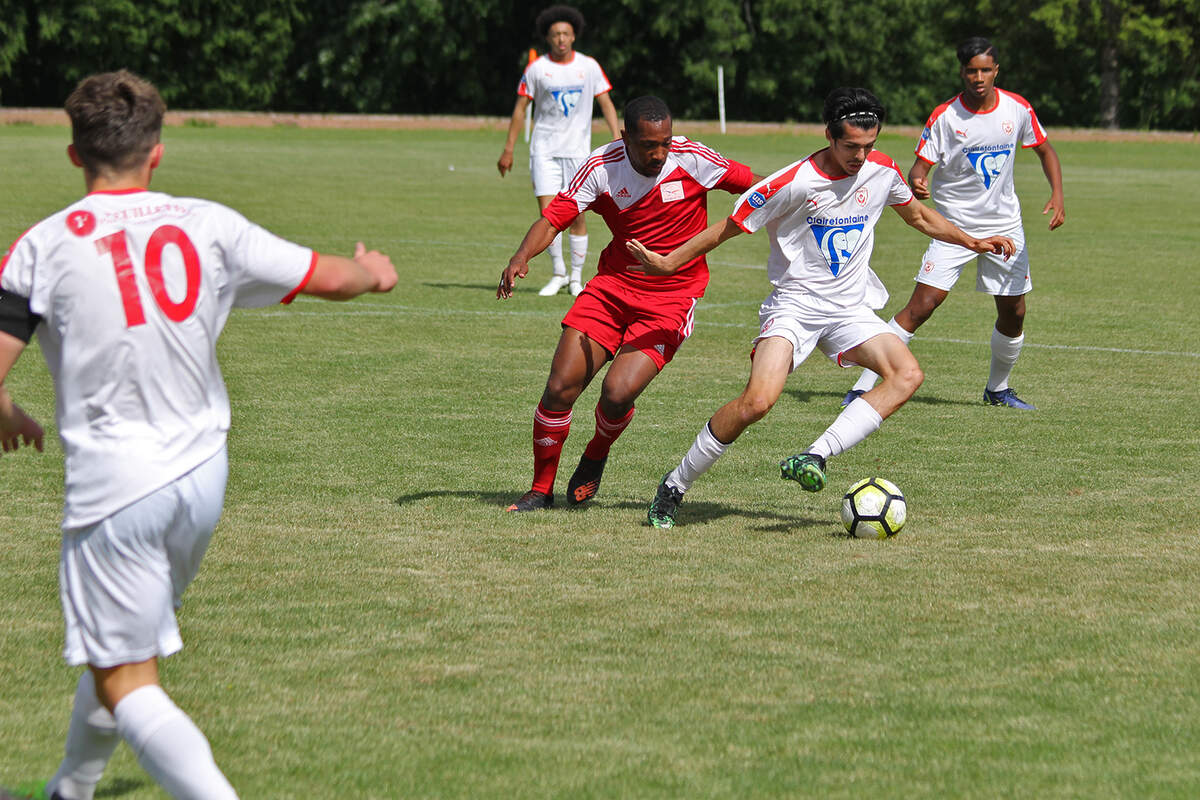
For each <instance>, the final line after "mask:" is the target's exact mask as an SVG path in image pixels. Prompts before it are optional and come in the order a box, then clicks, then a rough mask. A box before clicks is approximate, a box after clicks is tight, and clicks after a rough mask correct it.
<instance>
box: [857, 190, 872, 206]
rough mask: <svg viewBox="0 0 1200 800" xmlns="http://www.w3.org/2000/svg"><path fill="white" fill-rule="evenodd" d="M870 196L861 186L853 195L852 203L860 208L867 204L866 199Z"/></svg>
mask: <svg viewBox="0 0 1200 800" xmlns="http://www.w3.org/2000/svg"><path fill="white" fill-rule="evenodd" d="M870 196H871V195H870V192H868V191H867V187H865V186H863V187H862V188H860V189H859V190H858V191H857V192H855V193H854V202H856V203H858V204H859V205H860V206H865V205H866V204H867V198H868V197H870Z"/></svg>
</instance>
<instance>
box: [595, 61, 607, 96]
mask: <svg viewBox="0 0 1200 800" xmlns="http://www.w3.org/2000/svg"><path fill="white" fill-rule="evenodd" d="M592 62H593V63H595V65H596V69H598V70H600V77H601V78H604V84H605V85H606V86H607V87H608V88H607V89H601V90H600V91H598V92H596V94H595V96H596V97H599V96H600V95H602V94H604V93H605V92H611V91H612V81H610V80H609V79H608V75H607V73H605V71H604V67H602V66H600V62H599V61H596V59H594V58H593V59H592Z"/></svg>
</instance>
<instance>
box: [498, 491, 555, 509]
mask: <svg viewBox="0 0 1200 800" xmlns="http://www.w3.org/2000/svg"><path fill="white" fill-rule="evenodd" d="M553 505H554V495H552V494H546V493H545V492H535V491H533V490H532V489H530V490H529V491H528V492H526V493H525V494H523V495H521V496H520V497H518V498H517V500H516V502H514V503H513V504H512V505H510V506H509V507H508V508H506V509H504V510H505V511H540V510H541V509H543V508H550V507H552V506H553Z"/></svg>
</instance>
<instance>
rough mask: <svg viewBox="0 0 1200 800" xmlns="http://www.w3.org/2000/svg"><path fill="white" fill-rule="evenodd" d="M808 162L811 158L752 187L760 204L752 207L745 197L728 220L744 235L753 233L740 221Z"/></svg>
mask: <svg viewBox="0 0 1200 800" xmlns="http://www.w3.org/2000/svg"><path fill="white" fill-rule="evenodd" d="M809 160H811V157H810V158H806V159H804V161H800V162H798V163H797V164H796V165H795V166H794V167H792V168H791V169H789V170H788V171H787V172H784V173H783V174H782V175H776V176H775V177H773V178H772V177H768V178H767V179H766V180H764V181H761V182H760V183H759V184H757V185H756V186H755V187H754V194H757V195H759V196H761V197H762V202H761V203H759V204H758V205H757V206H754V205H751V203H750V197H747V198H746V199H745V200H744V201H742V202H741V203H739V204H738V205H737V207H736V208H734V209H733V213H732V214H730V215H729V218H730V219H731V220H733V224H735V225H737V226H738V227H739V228H741V229H742V230H744V231H746V233H753V231H751V230H749V229H748V228H746V226H744V225H742V221H743V220H745V219H746V217H748V216H750V215H751V214H753V213H754V212H755V211H757V210H758V209H760V208H762V207H763V206H764V205H766V202H767V201H768V200H770V199H771V198H772V197H773V196H774V195H775V194H776V193H777V192H779V191H780V190H781V189H783V188H784V187H785V186H787V185H788V184H789V183H791V182H792V180H793V179H795V177H796V173H797V172H799V171H800V167H802V166H804V164H805V162H807V161H809ZM813 167H814V168H816V164H813ZM743 194H744V193H743ZM751 197H753V195H751Z"/></svg>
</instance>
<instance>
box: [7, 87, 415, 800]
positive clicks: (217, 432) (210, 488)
mask: <svg viewBox="0 0 1200 800" xmlns="http://www.w3.org/2000/svg"><path fill="white" fill-rule="evenodd" d="M66 110H67V113H68V115H69V116H70V118H71V125H72V144H71V146H70V147H69V148H68V153H69V154H70V157H71V161H72V162H73V163H74V164H76V166H80V167H82V168H83V171H84V180H85V183H86V185H87V190H88V194H87V196H86V197H84V198H83V199H82V200H80V201H78V202H76V203H75V204H73V205H71V206H69V207H68V208H66V209H64V210H62V211H60V212H58V213H57V214H54V215H53V216H51V217H48V218H47V219H45V220H43V221H42V222H40V223H38V224H37V225H35V226H34V227H33V228H31V229H30V230H29V231H28V232H27V233H25V234H24V235H23V236H22V237H21V238H20V239H18V240H17V241H16V243H14V244H13V246H12V248H11V250H10V251H9V252H8V254H6V255H5V256H4V259H3V260H2V261H0V295H2V296H3V300H2V301H0V441H2V442H3V444H4V450H11V449H15V448H16V447H18V446H19V445H20V444H26V445H29V444H34V445H36V446H37V447H38V449H41V446H42V438H43V433H42V430H41V428H40V427H39V426H38V424H37V423H36V422H35V421H34V420H33V419H31V418H30V417H29V416H28V415H27V414H25V412H23V411H22V410H21V409H20V408H19V407H18V406H17V405H16V404H14V403H13V402H12V399H11V398H10V397H9V396H8V392H7V391H6V390H5V388H4V385H3V380H4V378H5V377H6V376H7V375H8V373H9V371H10V370H11V368H12V366H13V364H14V363H15V362H16V360H17V358H18V356H19V355H20V353H21V351H22V350H23V349H24V347H25V344H26V343H27V342H28V341H29V339H30V336H31V334H32V333H33V332H34V330H35V329H36V331H37V335H38V340H39V342H40V344H41V349H42V352H43V354H44V355H45V358H46V363H47V366H48V367H49V368H50V372H51V375H52V377H53V380H54V387H55V393H56V395H57V411H56V421H57V423H58V429H59V435H60V437H61V439H62V444H63V450H64V451H65V455H66V492H65V495H66V504H65V509H64V516H63V538H62V557H61V561H60V564H59V576H60V593H61V597H62V603H63V613H64V616H65V619H66V645H65V647H64V657H65V658H66V660H67V662H68V663H69V664H71V665H82V664H87V665H88V667H89V669H88V670H86V671H85V672H84V673H83V675H82V676H81V677H80V679H79V685H78V687H77V689H76V692H75V702H74V708H73V711H72V714H71V722H70V726H69V729H68V732H67V744H66V755H65V757H64V759H63V761H62V763H61V765H60V766H59V769H58V771H57V772H56V773H55V775H54V777H52V778H51V779H50V781H49V782H48V783H47V784H46V786H45V789H44V794H45V796H47V797H53V798H61V800H89V799H90V798H91V797H92V796H93V794H94V791H95V787H96V784H97V782H98V781H99V780H100V776H101V773H102V772H103V770H104V767H105V765H106V764H107V763H108V760H109V758H110V757H111V755H112V753H113V750H114V749H115V747H116V745H117V743H118V741H119V740H120V739H124V740H125V741H126V742H128V743H129V745H130V746H131V747H132V749H133V751H134V753H135V754H136V756H137V759H138V762H139V763H140V764H141V765H142V767H143V768H145V769H146V771H147V772H149V773H150V775H151V776H152V777H153V778H154V779H155V780H156V781H157V782H158V783H159V784H160V785H162V786H163V788H165V789H166V790H167V791H168V792H169V793H170V794H171V795H172V796H173V797H177V798H234V797H236V794H235V793H234V790H233V788H232V787H231V786H230V784H229V782H228V781H227V780H226V778H225V776H224V775H223V774H222V773H221V771H220V769H219V768H218V767H217V765H216V763H215V761H214V760H213V757H212V751H211V749H210V747H209V744H208V741H207V739H206V738H205V736H204V734H203V733H201V731H200V729H199V728H197V727H196V725H195V724H194V723H193V722H192V720H191V719H190V718H189V717H188V716H187V715H186V714H184V712H183V711H181V710H180V709H179V708H178V707H177V706H176V705H175V704H174V703H173V702H172V701H171V699H170V698H169V697H168V696H167V695H166V693H165V692H164V691H163V690H162V688H161V687H160V686H159V683H158V658H159V657H163V656H168V655H171V654H172V653H174V652H176V651H178V650H179V649H180V648H181V646H182V643H181V641H180V637H179V628H178V625H177V623H176V620H175V614H174V609H175V606H176V605H177V604H178V602H179V599H180V597H181V595H182V594H183V591H184V589H186V588H187V586H188V584H189V583H190V582H191V580H192V578H193V577H194V576H195V574H196V570H197V569H198V567H199V566H200V560H201V558H202V557H203V555H204V551H205V548H206V547H207V546H208V541H209V538H210V537H211V535H212V532H213V529H214V527H215V526H216V524H217V520H218V518H219V516H220V514H221V507H222V504H223V501H224V494H225V482H226V476H227V474H228V465H227V459H226V447H225V439H226V432H227V430H228V428H229V400H228V396H227V394H226V392H225V386H224V382H223V381H222V379H221V374H220V371H219V368H218V366H217V362H216V352H215V347H216V340H217V337H218V335H219V334H220V332H221V328H222V327H223V326H224V324H225V320H226V319H227V317H228V315H229V312H230V310H231V308H232V307H233V306H264V305H269V304H271V303H278V302H284V303H287V302H290V301H291V300H292V298H293V297H295V296H296V294H297V293H300V292H303V293H305V294H310V295H316V296H319V297H325V298H329V299H349V298H351V297H354V296H356V295H359V294H362V293H363V292H386V291H388V290H390V289H391V288H392V287H393V286H394V285H395V283H396V271H395V269H394V268H393V266H392V263H391V261H390V260H389V259H388V257H387V256H385V255H382V254H380V253H378V252H375V251H371V252H367V251H366V249H365V248H364V247H363V246H362V244H361V243H360V244H359V245H358V246H357V250H356V252H355V255H354V258H353V259H347V258H342V257H338V256H329V255H321V254H318V253H315V252H314V251H312V250H310V249H308V248H305V247H301V246H300V245H297V244H292V243H291V242H288V241H285V240H283V239H280V238H279V237H277V236H274V235H273V234H271V233H269V232H268V231H266V230H264V229H263V228H260V227H258V226H257V225H254V224H253V223H251V222H249V221H247V220H246V219H245V218H244V217H242V216H241V215H240V214H238V213H237V212H235V211H232V210H231V209H228V208H226V207H224V206H221V205H218V204H216V203H212V202H209V201H206V200H199V199H195V198H178V197H172V196H169V195H165V194H161V193H157V192H150V191H148V190H147V189H146V187H147V186H148V185H149V182H150V178H151V174H152V173H153V170H154V169H155V168H156V167H157V166H158V164H159V161H160V159H161V158H162V153H163V146H162V144H161V143H160V142H159V135H160V131H161V127H162V119H163V112H164V110H165V107H164V105H163V102H162V99H161V98H160V97H159V94H158V92H157V90H156V89H155V88H154V87H153V86H152V85H150V84H149V83H147V82H145V81H143V80H141V79H140V78H138V77H136V76H134V75H132V74H130V73H128V72H125V71H121V72H115V73H106V74H102V75H93V76H91V77H89V78H86V79H84V80H83V81H81V82H80V84H79V85H78V86H77V87H76V88H75V90H74V92H72V93H71V96H70V97H69V98H68V99H67V102H66Z"/></svg>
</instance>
